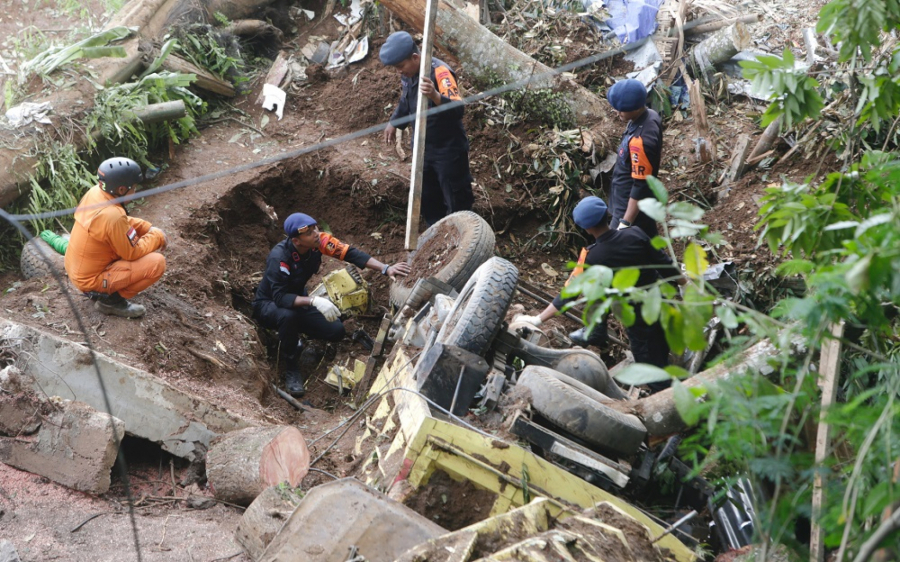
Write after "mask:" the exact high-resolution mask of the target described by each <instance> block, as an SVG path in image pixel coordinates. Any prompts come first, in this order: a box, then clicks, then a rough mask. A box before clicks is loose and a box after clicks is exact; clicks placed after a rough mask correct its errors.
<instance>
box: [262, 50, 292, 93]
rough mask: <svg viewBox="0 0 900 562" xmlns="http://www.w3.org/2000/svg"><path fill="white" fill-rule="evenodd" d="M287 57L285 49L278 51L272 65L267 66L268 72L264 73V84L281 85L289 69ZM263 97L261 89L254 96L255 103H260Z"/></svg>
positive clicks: (288, 56)
mask: <svg viewBox="0 0 900 562" xmlns="http://www.w3.org/2000/svg"><path fill="white" fill-rule="evenodd" d="M288 58H290V55H289V54H288V53H286V52H285V51H278V56H277V57H275V62H273V63H272V66H270V67H269V72H267V73H266V81H265V84H271V85H273V86H277V87H281V82H282V81H283V80H284V77H285V76H287V73H288V70H290V67H289V66H288ZM264 98H265V96H263V93H262V90H260V92H259V95H258V96H257V97H256V103H258V104H260V103H262V102H263V99H264Z"/></svg>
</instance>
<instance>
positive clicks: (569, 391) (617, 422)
mask: <svg viewBox="0 0 900 562" xmlns="http://www.w3.org/2000/svg"><path fill="white" fill-rule="evenodd" d="M516 384H518V385H522V386H524V387H525V388H527V389H529V390H530V391H531V400H532V402H531V404H532V407H534V409H535V410H537V411H538V412H539V413H540V414H541V415H542V416H544V417H545V418H547V419H548V420H549V421H550V422H552V423H553V424H554V425H556V426H558V427H559V428H561V429H563V430H564V431H566V432H568V433H570V434H572V435H574V436H576V437H578V438H579V439H581V440H582V441H585V442H587V443H589V444H591V445H594V446H596V447H599V448H601V449H603V450H607V451H612V452H614V453H617V454H620V455H623V456H628V455H632V454H634V453H635V452H636V451H637V450H638V448H639V447H640V446H641V443H643V442H644V438H645V437H646V436H647V429H646V428H645V427H644V424H643V423H641V420H639V419H638V418H637V416H633V415H630V414H623V413H621V412H619V411H617V410H613V409H612V408H610V407H608V406H605V405H604V404H603V403H602V402H607V403H610V402H613V400H612V399H610V398H607V397H606V396H603V395H602V394H600V393H599V392H597V391H596V390H593V389H592V388H590V387H588V386H587V385H584V384H582V383H580V382H578V381H576V380H575V379H573V378H571V377H567V376H566V375H563V374H562V373H557V372H556V371H554V370H553V369H548V368H547V367H539V366H536V365H529V366H527V367H525V369H524V370H523V371H522V374H521V375H519V380H518V382H517V383H516Z"/></svg>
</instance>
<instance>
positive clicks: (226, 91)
mask: <svg viewBox="0 0 900 562" xmlns="http://www.w3.org/2000/svg"><path fill="white" fill-rule="evenodd" d="M162 67H163V68H164V69H166V70H168V71H171V72H178V73H181V74H194V75H196V76H197V81H196V82H194V85H195V86H197V87H198V88H202V89H204V90H206V91H207V92H212V93H214V94H219V95H220V96H226V97H229V98H233V97H234V96H235V90H234V86H233V85H232V84H231V83H230V82H226V81H225V80H222V79H221V78H217V77H216V76H214V75H213V74H212V73H211V72H209V71H207V70H204V69H202V68H199V67H198V66H196V65H195V64H194V63H192V62H190V61H187V60H184V59H183V58H181V57H179V56H178V55H174V54H171V53H170V54H169V56H167V57H166V60H164V61H163V63H162Z"/></svg>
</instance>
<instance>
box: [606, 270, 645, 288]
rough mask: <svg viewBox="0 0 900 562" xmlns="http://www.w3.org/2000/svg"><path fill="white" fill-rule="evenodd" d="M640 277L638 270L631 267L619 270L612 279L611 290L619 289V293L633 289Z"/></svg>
mask: <svg viewBox="0 0 900 562" xmlns="http://www.w3.org/2000/svg"><path fill="white" fill-rule="evenodd" d="M640 276H641V270H639V269H635V268H633V267H629V268H627V269H620V270H619V271H617V272H616V275H615V276H614V277H613V281H612V287H613V289H619V290H620V291H623V290H625V289H630V288H632V287H634V284H635V283H637V280H638V278H639V277H640Z"/></svg>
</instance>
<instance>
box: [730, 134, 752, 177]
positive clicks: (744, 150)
mask: <svg viewBox="0 0 900 562" xmlns="http://www.w3.org/2000/svg"><path fill="white" fill-rule="evenodd" d="M749 154H750V135H747V134H741V135H738V138H737V141H735V143H734V149H733V150H732V151H731V165H730V166H729V168H728V173H727V174H726V175H725V185H726V186H727V185H730V184H732V183H734V182H735V181H737V180H738V179H739V178H740V177H741V174H743V173H744V168H745V167H746V161H747V155H749Z"/></svg>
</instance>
